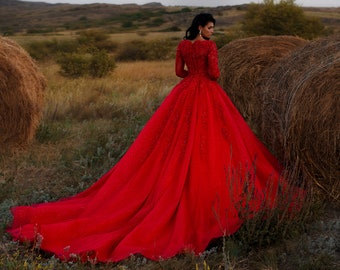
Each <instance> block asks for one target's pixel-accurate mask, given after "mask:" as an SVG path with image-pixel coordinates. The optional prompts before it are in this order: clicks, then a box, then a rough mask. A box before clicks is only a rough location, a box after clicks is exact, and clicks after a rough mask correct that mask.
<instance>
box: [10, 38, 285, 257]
mask: <svg viewBox="0 0 340 270" xmlns="http://www.w3.org/2000/svg"><path fill="white" fill-rule="evenodd" d="M176 75H177V76H179V77H182V78H183V79H182V80H181V81H180V82H179V83H178V84H177V85H176V86H175V87H174V88H173V90H172V91H171V92H170V94H169V95H168V96H167V97H166V98H165V100H164V101H163V103H162V104H161V106H160V107H159V108H158V109H157V111H156V112H155V113H154V115H153V116H152V117H151V119H150V120H149V121H148V122H147V123H146V125H145V127H144V128H143V129H142V131H141V132H140V134H139V135H138V136H137V138H136V140H135V141H134V143H133V144H132V145H131V147H130V148H129V150H128V151H127V152H126V154H125V155H124V156H123V157H122V159H121V160H120V161H119V162H118V163H117V164H116V165H115V166H113V167H112V169H110V170H109V171H108V172H107V173H106V174H104V175H103V176H102V177H101V178H100V179H99V180H98V181H97V182H96V183H95V184H93V185H92V186H91V187H89V188H88V189H87V190H85V191H83V192H81V193H79V194H77V195H75V196H72V197H69V198H64V199H61V200H58V201H56V202H48V203H40V204H36V205H32V206H17V207H14V208H12V213H13V216H14V218H13V222H12V224H11V225H10V227H9V228H8V229H7V232H8V233H9V234H10V235H11V236H12V237H13V238H14V239H15V240H19V241H30V242H33V243H35V244H37V243H38V244H39V247H40V248H41V249H43V250H46V251H50V252H53V253H54V254H55V255H56V256H58V257H59V258H62V259H65V260H68V259H71V258H73V257H74V256H80V258H85V259H86V258H92V259H93V258H95V259H96V260H97V261H100V262H115V261H119V260H122V259H124V258H127V257H128V256H130V255H131V254H141V255H143V256H145V257H146V258H149V259H152V260H158V259H166V258H169V257H172V256H174V255H176V254H178V253H181V252H184V251H188V250H189V251H191V252H194V253H196V254H199V253H201V252H203V251H204V250H205V249H206V248H207V246H208V244H209V242H210V241H211V240H212V239H214V238H217V237H221V236H226V235H230V234H233V233H235V232H236V231H237V230H238V229H239V228H240V226H241V225H242V222H243V221H244V220H243V219H244V217H245V215H244V213H242V212H243V211H244V208H247V212H251V213H254V212H256V211H258V210H260V209H262V208H263V207H269V208H272V207H274V206H275V204H276V202H275V201H276V196H277V191H278V190H280V191H283V192H284V190H285V189H284V188H279V187H281V186H287V185H286V183H284V181H283V180H282V177H281V176H280V174H281V168H280V166H279V164H278V162H277V160H276V159H275V158H274V157H273V156H272V155H271V154H270V153H269V151H268V150H267V149H266V148H265V147H264V145H263V144H262V143H261V142H260V141H259V140H258V139H257V138H256V136H255V135H254V134H253V132H252V131H251V130H250V128H249V127H248V125H247V124H246V122H245V121H244V119H243V118H242V116H241V115H240V113H239V112H238V111H237V109H236V108H235V106H234V105H233V104H232V102H231V101H230V99H229V98H228V96H227V95H226V93H225V91H224V90H223V89H222V88H221V87H220V86H219V84H218V83H217V82H216V80H217V78H218V77H219V69H218V51H217V48H216V45H215V43H214V42H213V41H210V40H203V41H195V42H192V41H189V40H183V41H181V42H180V43H179V45H178V48H177V55H176ZM249 218H251V214H249Z"/></svg>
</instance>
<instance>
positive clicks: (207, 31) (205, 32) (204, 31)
mask: <svg viewBox="0 0 340 270" xmlns="http://www.w3.org/2000/svg"><path fill="white" fill-rule="evenodd" d="M214 27H215V25H214V23H213V22H208V23H207V24H206V25H205V26H204V27H201V28H200V30H201V35H202V37H203V38H206V39H210V37H211V36H212V34H213V33H214Z"/></svg>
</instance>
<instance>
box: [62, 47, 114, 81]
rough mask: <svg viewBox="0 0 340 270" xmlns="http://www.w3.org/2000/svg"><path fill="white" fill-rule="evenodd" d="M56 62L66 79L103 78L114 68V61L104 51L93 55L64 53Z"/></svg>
mask: <svg viewBox="0 0 340 270" xmlns="http://www.w3.org/2000/svg"><path fill="white" fill-rule="evenodd" d="M57 62H58V63H59V64H60V66H61V69H62V74H63V75H65V76H68V77H82V76H86V75H90V76H92V77H104V76H106V75H107V74H108V73H109V72H111V71H112V70H113V69H114V68H115V61H114V59H113V58H112V57H111V56H110V55H109V54H108V53H107V52H106V51H104V50H100V51H96V52H94V53H86V54H84V53H81V52H76V53H65V54H62V55H61V56H60V57H59V59H58V60H57Z"/></svg>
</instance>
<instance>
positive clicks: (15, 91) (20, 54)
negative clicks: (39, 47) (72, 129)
mask: <svg viewBox="0 0 340 270" xmlns="http://www.w3.org/2000/svg"><path fill="white" fill-rule="evenodd" d="M45 87H46V82H45V79H44V77H43V76H42V75H41V73H40V72H39V71H38V68H37V66H36V64H35V63H34V61H33V60H32V58H31V57H30V56H29V55H28V53H27V52H26V51H25V50H24V49H23V48H21V47H20V46H19V45H18V44H17V43H15V42H14V41H12V40H10V39H8V38H4V37H0V149H1V150H7V149H14V148H18V147H20V148H21V147H25V146H27V145H28V144H29V143H30V142H31V140H32V138H33V137H34V134H35V131H36V128H37V126H38V124H39V121H40V118H41V115H42V106H43V96H44V89H45Z"/></svg>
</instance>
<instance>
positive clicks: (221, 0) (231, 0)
mask: <svg viewBox="0 0 340 270" xmlns="http://www.w3.org/2000/svg"><path fill="white" fill-rule="evenodd" d="M26 1H29V2H46V3H70V4H91V3H109V4H117V5H119V4H131V3H135V4H139V5H141V4H146V3H150V2H158V3H161V4H163V5H164V6H201V7H216V6H233V5H240V4H246V3H251V2H252V3H262V1H261V0H100V1H94V0H26ZM295 4H297V5H299V6H303V7H339V6H340V0H295Z"/></svg>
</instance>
